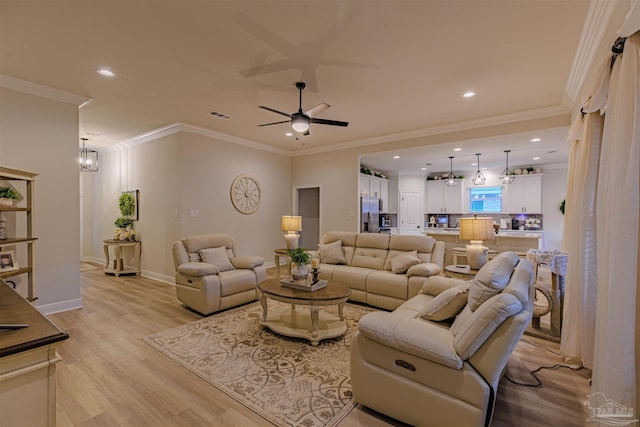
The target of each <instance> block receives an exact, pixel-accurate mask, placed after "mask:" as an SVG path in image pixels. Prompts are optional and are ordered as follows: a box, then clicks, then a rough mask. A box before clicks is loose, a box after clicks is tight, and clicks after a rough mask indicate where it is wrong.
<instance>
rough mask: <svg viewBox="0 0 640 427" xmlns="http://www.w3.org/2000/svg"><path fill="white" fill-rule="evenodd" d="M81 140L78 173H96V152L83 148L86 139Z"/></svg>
mask: <svg viewBox="0 0 640 427" xmlns="http://www.w3.org/2000/svg"><path fill="white" fill-rule="evenodd" d="M80 139H81V140H82V148H81V149H80V159H79V161H80V172H98V152H97V151H95V150H92V149H90V148H87V147H85V143H86V142H87V141H88V139H87V138H80Z"/></svg>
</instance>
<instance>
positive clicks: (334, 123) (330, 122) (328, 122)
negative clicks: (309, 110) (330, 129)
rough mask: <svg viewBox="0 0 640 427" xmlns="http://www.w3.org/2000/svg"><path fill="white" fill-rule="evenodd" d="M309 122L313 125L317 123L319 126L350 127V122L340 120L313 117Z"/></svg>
mask: <svg viewBox="0 0 640 427" xmlns="http://www.w3.org/2000/svg"><path fill="white" fill-rule="evenodd" d="M309 120H310V121H311V123H317V124H319V125H331V126H344V127H346V126H349V122H339V121H338V120H327V119H314V118H313V117H311V118H309Z"/></svg>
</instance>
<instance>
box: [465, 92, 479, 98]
mask: <svg viewBox="0 0 640 427" xmlns="http://www.w3.org/2000/svg"><path fill="white" fill-rule="evenodd" d="M462 96H463V97H465V98H473V97H474V96H476V93H475V92H465V93H464V94H463V95H462Z"/></svg>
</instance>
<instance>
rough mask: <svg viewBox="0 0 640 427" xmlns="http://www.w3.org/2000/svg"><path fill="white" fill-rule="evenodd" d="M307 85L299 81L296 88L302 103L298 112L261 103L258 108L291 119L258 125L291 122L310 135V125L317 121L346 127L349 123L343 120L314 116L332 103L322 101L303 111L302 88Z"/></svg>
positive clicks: (292, 125)
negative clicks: (285, 110) (288, 112)
mask: <svg viewBox="0 0 640 427" xmlns="http://www.w3.org/2000/svg"><path fill="white" fill-rule="evenodd" d="M305 87H306V84H305V83H304V82H297V83H296V88H297V89H298V91H299V92H300V103H299V107H298V111H297V112H296V113H293V114H287V113H284V112H282V111H278V110H275V109H273V108H270V107H266V106H264V105H259V106H258V108H262V109H263V110H267V111H271V112H273V113H276V114H280V115H282V116H286V117H289V119H290V120H283V121H280V122H273V123H265V124H262V125H258V126H259V127H262V126H271V125H278V124H281V123H291V127H292V128H293V130H295V131H296V132H298V133H301V134H303V135H309V126H310V124H311V123H315V124H319V125H330V126H343V127H346V126H348V125H349V123H348V122H341V121H337V120H327V119H318V118H315V117H313V116H315V115H316V114H319V113H320V112H322V111H324V110H326V109H327V108H329V107H330V105H329V104H327V103H326V102H322V103H320V104H318V105H316V106H315V107H313V108H312V109H310V110H309V111H307V112H303V111H302V90H303V89H304V88H305Z"/></svg>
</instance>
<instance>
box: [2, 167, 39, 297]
mask: <svg viewBox="0 0 640 427" xmlns="http://www.w3.org/2000/svg"><path fill="white" fill-rule="evenodd" d="M36 176H37V174H35V173H31V172H25V171H21V170H16V169H9V168H4V167H0V181H7V182H10V183H11V182H13V183H15V184H16V185H17V186H18V187H16V188H17V189H18V193H20V194H21V195H22V197H23V198H24V200H23V202H24V204H23V202H20V203H19V204H20V205H21V206H17V205H16V204H15V203H14V204H13V205H10V206H6V205H0V215H2V213H3V212H14V213H15V217H16V218H17V217H18V216H19V215H20V216H24V218H25V221H24V222H25V226H24V229H23V230H21V231H18V230H16V236H14V237H9V238H8V239H5V240H0V251H1V250H3V247H6V246H15V245H18V244H19V245H25V246H26V253H27V254H26V255H27V256H26V260H25V259H20V262H19V265H20V268H18V269H17V270H11V271H5V272H0V279H8V278H10V277H13V276H18V275H21V274H26V275H27V300H29V301H35V300H36V299H38V297H36V296H35V289H34V279H33V260H34V253H35V247H34V246H35V242H36V240H37V239H38V238H37V237H35V236H34V235H33V230H34V226H33V194H34V192H33V187H34V182H35V177H36Z"/></svg>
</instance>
